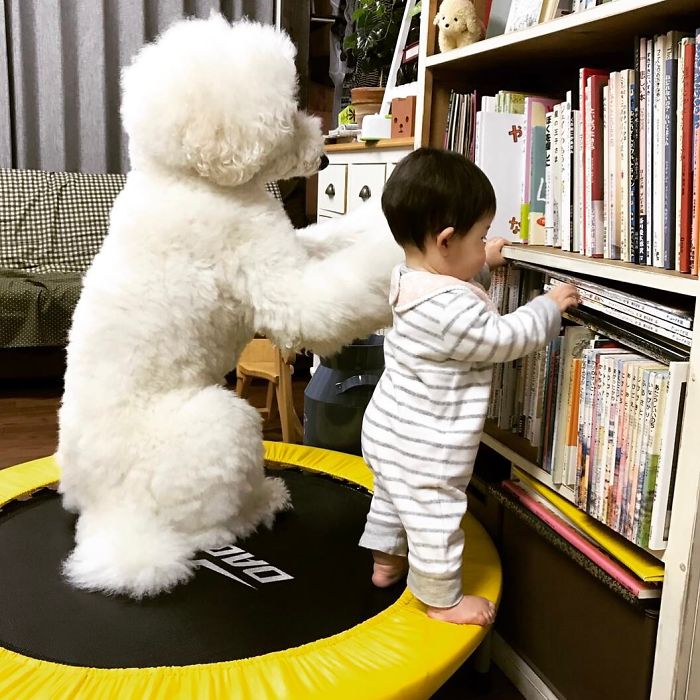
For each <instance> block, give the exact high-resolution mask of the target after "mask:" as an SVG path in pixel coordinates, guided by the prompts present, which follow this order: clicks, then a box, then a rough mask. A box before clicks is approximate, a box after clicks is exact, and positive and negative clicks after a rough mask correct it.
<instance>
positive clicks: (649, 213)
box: [645, 39, 654, 265]
mask: <svg viewBox="0 0 700 700" xmlns="http://www.w3.org/2000/svg"><path fill="white" fill-rule="evenodd" d="M646 43H647V52H646V57H647V93H646V148H645V155H646V174H645V187H646V223H645V233H646V240H645V264H647V265H653V263H654V239H653V233H652V231H653V223H654V40H653V39H647V42H646Z"/></svg>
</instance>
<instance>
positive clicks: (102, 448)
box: [57, 15, 401, 598]
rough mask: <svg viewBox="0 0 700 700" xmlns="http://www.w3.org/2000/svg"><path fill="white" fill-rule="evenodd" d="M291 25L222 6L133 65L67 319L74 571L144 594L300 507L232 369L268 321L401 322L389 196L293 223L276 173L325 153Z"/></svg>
mask: <svg viewBox="0 0 700 700" xmlns="http://www.w3.org/2000/svg"><path fill="white" fill-rule="evenodd" d="M294 56H295V48H294V45H293V44H292V42H291V41H290V40H289V38H288V37H287V36H286V35H284V34H282V33H280V32H277V31H276V30H274V29H273V28H272V27H267V26H263V25H259V24H255V23H251V22H247V21H243V22H238V23H235V24H233V25H230V24H229V23H228V22H226V20H224V19H223V18H221V17H220V16H218V15H214V16H212V17H211V18H210V19H209V20H187V21H184V22H180V23H178V24H176V25H173V26H172V27H171V28H170V29H169V30H167V31H166V32H165V33H164V34H163V35H162V36H160V37H159V38H158V39H157V41H156V42H155V43H153V44H151V45H147V46H145V47H144V48H143V49H142V50H141V51H140V52H139V53H138V55H137V56H136V57H135V59H134V61H133V63H132V64H131V66H129V67H128V68H127V69H126V70H125V71H124V73H123V78H122V87H123V101H122V109H121V113H122V119H123V123H124V128H125V130H126V132H127V134H128V136H129V152H130V157H131V166H132V169H131V171H130V172H129V174H128V177H127V182H126V186H125V188H124V190H123V191H122V193H121V194H120V195H119V197H118V198H117V201H116V202H115V205H114V209H113V211H112V214H111V220H110V227H109V233H108V236H107V237H106V239H105V243H104V245H103V247H102V249H101V251H100V252H99V253H98V255H97V256H96V257H95V259H94V262H93V264H92V266H91V268H90V269H89V270H88V272H87V274H86V276H85V279H84V287H83V292H82V296H81V298H80V301H79V303H78V306H77V308H76V311H75V315H74V319H73V325H72V328H71V331H70V335H69V345H68V366H67V372H66V375H65V393H64V396H63V402H62V406H61V409H60V414H59V422H60V433H59V448H58V452H57V460H58V463H59V466H60V468H61V472H62V478H61V483H60V491H61V493H62V494H63V503H64V506H65V507H66V508H67V509H70V510H73V511H75V512H77V513H78V514H79V517H78V521H77V526H76V547H75V549H74V550H73V552H72V553H71V554H70V556H69V557H68V559H67V560H66V562H65V564H64V572H65V574H66V576H67V577H68V579H69V580H70V582H72V583H73V584H74V585H75V586H77V587H80V588H85V589H89V590H98V591H103V592H106V593H121V594H126V595H129V596H132V597H136V598H139V597H142V596H149V595H154V594H156V593H159V592H161V591H164V590H168V589H170V588H171V587H173V586H174V585H176V584H178V583H180V582H182V581H185V580H186V579H187V578H188V577H189V576H190V575H191V573H192V568H193V564H192V555H193V554H194V553H195V552H196V551H197V550H202V549H212V548H216V547H220V546H222V545H224V544H227V543H229V542H233V541H235V540H236V539H237V538H241V537H245V536H246V535H248V534H249V533H251V532H252V531H253V530H255V529H256V528H257V527H258V526H259V525H261V524H263V525H267V526H270V525H271V524H272V522H273V520H274V516H275V514H276V513H277V512H278V511H280V510H281V509H284V508H286V507H288V505H289V497H288V493H287V491H286V489H285V487H284V485H283V483H282V482H281V481H280V480H278V479H272V478H266V477H265V474H264V472H263V448H262V434H261V421H260V417H259V415H258V412H257V411H256V410H255V409H254V408H252V407H251V406H249V405H248V404H247V403H246V402H245V401H243V400H241V399H240V398H238V397H237V396H236V395H235V394H234V393H233V392H232V391H230V390H227V389H226V388H224V386H223V378H224V376H225V374H226V372H227V371H228V370H230V369H231V367H233V366H235V364H236V360H237V358H238V356H239V354H240V353H241V351H242V350H243V348H244V347H245V345H246V344H247V343H248V342H249V341H250V340H251V339H252V338H253V337H254V335H255V334H256V333H260V334H264V335H265V336H266V337H268V338H270V339H271V340H272V341H273V342H274V343H276V344H277V345H278V346H279V347H281V348H282V349H284V350H287V351H293V350H297V349H299V348H301V347H304V348H307V349H309V350H313V351H314V352H316V353H319V354H322V355H328V354H331V353H333V352H336V351H337V350H339V349H340V347H341V346H342V345H343V344H346V343H348V342H350V341H351V340H352V339H354V338H357V337H362V336H363V335H367V334H369V333H370V332H372V331H373V330H375V329H377V328H381V327H383V326H385V325H387V324H388V323H389V322H390V318H391V313H390V309H389V305H388V301H387V290H388V284H389V275H390V271H391V268H392V267H393V266H394V265H395V264H396V263H397V262H399V261H400V259H401V252H400V249H399V248H398V246H397V245H396V244H395V243H394V241H393V238H392V237H391V234H390V232H389V229H388V227H387V225H386V222H385V221H384V219H383V216H382V215H381V211H380V210H378V209H376V208H374V209H371V208H363V209H362V211H360V212H359V214H358V216H357V217H355V218H352V217H344V218H341V219H338V220H336V221H332V222H330V224H328V225H325V226H316V227H311V228H309V229H305V230H303V231H301V232H295V230H294V229H293V228H292V225H291V223H290V222H289V220H288V218H287V217H286V215H285V213H284V211H283V209H282V206H281V204H280V203H279V202H277V201H276V200H275V199H274V198H273V197H272V196H271V195H269V194H268V193H267V191H266V189H265V183H266V182H269V181H274V180H282V179H286V178H291V177H295V176H308V175H311V174H312V173H314V172H315V171H316V170H317V169H318V167H319V163H320V161H321V157H322V150H323V138H322V135H321V130H320V125H319V121H318V120H317V119H315V118H312V117H310V116H307V115H306V114H304V113H302V112H300V111H299V109H298V107H297V77H296V73H295V67H294Z"/></svg>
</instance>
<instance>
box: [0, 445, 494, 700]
mask: <svg viewBox="0 0 700 700" xmlns="http://www.w3.org/2000/svg"><path fill="white" fill-rule="evenodd" d="M265 458H266V464H267V468H268V470H269V471H270V472H274V473H275V474H276V475H279V476H281V477H282V478H283V479H284V480H285V482H286V483H287V485H288V487H289V490H290V492H291V494H292V501H293V503H294V510H292V511H289V512H286V513H283V514H281V515H280V516H278V520H277V522H276V524H275V526H274V528H273V529H272V530H271V531H268V530H261V531H260V532H258V533H256V534H254V535H252V536H250V537H248V538H246V539H245V540H241V541H239V542H237V543H236V544H235V545H232V546H228V547H223V548H221V549H218V550H211V551H207V552H201V553H199V554H198V555H197V559H198V563H199V568H198V570H197V573H196V575H195V576H194V577H193V578H192V580H191V581H189V582H188V583H187V584H185V585H182V586H180V587H178V588H176V589H175V590H174V591H173V592H171V593H169V594H164V595H161V596H158V597H156V598H153V599H148V600H145V601H140V602H136V601H133V600H130V599H128V598H123V597H106V596H104V595H102V594H98V593H89V592H85V591H78V590H75V589H72V588H71V587H69V586H68V585H67V584H66V582H65V581H64V580H63V579H62V578H61V576H60V563H61V561H62V560H63V559H64V558H65V556H66V555H67V554H68V552H69V551H70V549H71V548H72V546H73V527H74V523H75V516H74V515H71V514H69V513H67V512H65V511H64V510H63V509H62V507H61V503H60V498H59V496H58V495H57V494H56V493H55V491H53V490H52V489H51V488H50V487H51V486H52V485H54V484H55V483H56V481H57V479H58V477H59V472H58V468H57V466H56V464H55V462H54V461H53V458H51V457H47V458H44V459H39V460H35V461H33V462H27V463H25V464H20V465H18V466H16V467H10V468H9V469H5V470H2V471H0V507H2V510H1V511H0V610H1V611H2V615H0V698H3V699H4V698H7V699H8V700H10V699H12V700H24V699H25V698H26V699H27V700H29V699H31V700H37V699H39V698H49V697H50V698H51V699H52V700H54V699H55V700H64V699H65V700H75V699H76V698H89V699H90V700H102V699H104V700H108V699H109V698H119V699H120V700H121V699H123V698H138V699H139V700H145V699H148V698H188V699H190V698H191V699H194V698H229V697H235V698H241V699H245V700H264V699H265V698H319V699H320V698H324V700H325V699H327V698H333V699H334V700H336V699H337V700H341V699H343V698H353V699H355V698H363V700H364V699H367V700H371V699H373V698H377V699H379V698H397V699H398V698H401V700H410V699H412V698H428V697H430V696H431V695H432V693H434V692H435V690H437V688H439V686H440V685H442V684H443V683H444V682H445V681H446V680H447V678H448V677H449V676H450V675H451V674H452V673H453V672H454V671H455V670H456V669H457V668H458V667H459V666H460V665H461V664H462V662H463V661H464V660H465V659H466V658H467V657H468V656H469V655H470V654H471V653H472V652H473V651H474V650H475V649H476V648H477V646H478V645H479V643H480V642H481V640H482V639H483V637H484V635H485V634H486V631H487V630H485V629H484V628H481V627H477V626H458V625H449V624H446V623H441V622H437V621H435V620H431V619H430V618H428V617H427V615H426V614H425V612H424V607H423V605H422V604H421V603H420V602H419V601H417V600H416V599H415V598H414V597H413V596H412V595H411V593H410V592H409V591H408V590H406V589H405V587H404V585H403V583H402V584H401V585H397V586H394V587H392V588H389V589H383V590H380V589H377V588H375V587H374V586H372V584H371V581H370V572H371V555H370V554H369V552H366V551H365V550H362V549H360V548H359V547H358V546H357V540H358V539H359V536H360V534H361V532H362V528H363V526H364V520H365V516H366V514H367V511H368V509H369V502H370V498H371V493H370V490H371V480H372V477H371V473H370V472H369V470H368V469H367V467H366V466H365V464H364V462H363V461H362V459H360V458H359V457H354V456H350V455H346V454H340V453H337V452H331V451H328V450H321V449H317V448H310V447H301V446H297V445H286V444H283V443H266V444H265ZM463 528H464V529H465V532H466V540H467V542H468V547H467V550H466V552H467V555H466V559H465V562H464V569H463V571H464V586H465V590H466V591H468V592H470V593H473V594H476V595H482V596H484V597H486V598H489V599H491V600H495V601H498V600H499V599H500V591H501V569H500V563H499V559H498V555H497V553H496V550H495V548H494V546H493V543H492V542H491V540H490V539H489V537H488V535H487V534H486V532H485V531H484V530H483V528H482V527H481V526H480V525H479V524H478V523H477V522H476V521H475V520H474V519H473V518H472V517H471V516H470V515H467V516H466V518H465V519H464V522H463Z"/></svg>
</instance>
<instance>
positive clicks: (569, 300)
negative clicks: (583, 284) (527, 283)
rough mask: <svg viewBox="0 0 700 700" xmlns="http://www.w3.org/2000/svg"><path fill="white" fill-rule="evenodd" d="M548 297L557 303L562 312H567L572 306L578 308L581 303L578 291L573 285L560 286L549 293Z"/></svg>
mask: <svg viewBox="0 0 700 700" xmlns="http://www.w3.org/2000/svg"><path fill="white" fill-rule="evenodd" d="M547 296H548V297H549V298H550V299H552V300H553V301H554V302H556V304H557V306H558V307H559V311H561V312H564V311H566V310H567V309H568V308H569V307H570V306H578V303H579V296H578V290H577V289H576V287H574V285H573V284H559V285H557V286H556V287H554V289H552V290H551V291H549V292H547Z"/></svg>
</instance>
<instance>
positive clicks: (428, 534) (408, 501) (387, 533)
mask: <svg viewBox="0 0 700 700" xmlns="http://www.w3.org/2000/svg"><path fill="white" fill-rule="evenodd" d="M382 209H383V210H384V214H385V216H386V219H387V221H388V222H389V226H390V228H391V231H392V233H393V235H394V238H395V239H396V241H397V243H398V244H399V245H400V246H401V247H402V248H403V249H404V251H405V254H406V262H405V264H402V265H399V266H398V267H396V268H395V269H394V271H393V274H392V281H391V289H390V299H389V300H390V303H391V305H392V307H393V317H394V320H393V327H392V328H391V330H390V331H389V332H388V333H387V335H386V337H385V341H384V354H385V365H386V368H385V370H384V373H383V375H382V377H381V380H380V381H379V384H378V385H377V387H376V389H375V391H374V394H373V396H372V400H371V402H370V404H369V406H368V408H367V411H366V413H365V417H364V421H363V426H362V452H363V456H364V458H365V461H366V462H367V464H368V465H369V467H370V468H371V469H372V472H373V474H374V497H373V498H372V505H371V508H370V512H369V514H368V516H367V524H366V526H365V531H364V534H363V535H362V538H361V540H360V545H361V546H362V547H366V548H368V549H370V550H372V552H373V556H374V573H373V576H372V581H373V582H374V584H375V585H377V586H380V587H385V586H389V585H391V584H393V583H395V582H397V581H398V580H399V579H401V578H402V577H403V576H404V574H405V573H406V571H408V587H409V589H410V590H411V591H412V592H413V594H414V595H415V596H416V598H418V599H419V600H421V601H422V602H423V603H425V604H426V606H427V612H428V615H430V616H431V617H433V618H437V619H439V620H445V621H447V622H454V623H461V624H478V625H487V624H491V623H492V622H493V619H494V615H495V606H494V604H493V603H492V602H490V601H487V600H485V599H484V598H480V597H478V596H470V595H463V592H462V578H461V569H462V550H463V547H464V534H463V532H462V529H461V528H460V522H461V520H462V518H463V516H464V514H465V512H466V509H467V496H466V488H467V484H468V483H469V479H470V477H471V474H472V469H473V466H474V459H475V456H476V452H477V449H478V447H479V441H480V437H481V431H482V428H483V425H484V418H485V416H486V411H487V408H488V401H489V393H490V389H491V378H492V371H493V370H492V368H493V364H494V363H495V362H508V361H510V360H515V359H517V358H519V357H522V356H523V355H527V354H528V353H531V352H533V351H534V350H537V349H538V348H540V347H543V346H544V345H546V344H547V342H548V341H549V340H551V339H552V338H554V337H555V336H556V335H557V334H558V333H559V328H560V325H561V311H563V310H565V309H566V308H567V307H569V306H571V305H575V304H576V303H577V292H576V289H575V287H573V286H571V285H562V286H559V287H556V288H555V289H553V290H552V291H551V292H549V293H548V294H546V295H544V296H540V297H537V298H536V299H534V300H533V301H531V302H530V303H529V304H526V305H525V306H522V307H521V308H519V309H518V310H517V311H515V312H514V313H511V314H507V315H505V316H500V315H499V314H498V312H497V311H496V308H495V307H494V305H493V303H492V302H491V300H490V298H489V297H488V295H487V294H486V291H485V287H488V284H489V281H490V275H489V268H491V267H495V266H497V265H501V264H503V263H504V262H505V261H504V260H503V257H502V255H501V248H502V247H503V245H504V243H505V241H504V240H503V239H496V240H492V241H489V242H488V243H486V241H485V238H486V233H487V231H488V229H489V226H490V224H491V220H492V219H493V215H494V213H495V210H496V197H495V194H494V191H493V187H492V186H491V183H490V182H489V180H488V178H487V177H486V175H484V173H483V172H482V171H481V170H480V169H479V168H478V167H476V166H475V165H474V164H473V163H472V162H471V161H469V160H467V159H466V158H464V157H463V156H460V155H457V154H456V153H451V152H448V151H442V150H437V149H430V148H421V149H419V150H417V151H414V152H413V153H411V154H410V155H408V156H407V157H406V158H404V159H403V160H402V161H401V162H400V163H399V164H398V165H397V166H396V168H395V170H394V172H393V173H392V175H391V177H390V178H389V180H388V181H387V183H386V187H385V189H384V193H383V195H382Z"/></svg>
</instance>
